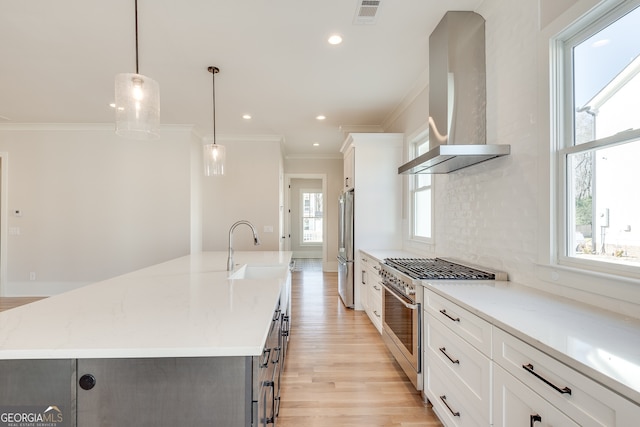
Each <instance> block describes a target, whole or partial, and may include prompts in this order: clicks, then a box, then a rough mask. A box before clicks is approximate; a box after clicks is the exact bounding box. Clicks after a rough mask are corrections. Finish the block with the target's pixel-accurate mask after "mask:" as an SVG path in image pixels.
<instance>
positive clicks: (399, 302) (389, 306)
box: [380, 258, 508, 390]
mask: <svg viewBox="0 0 640 427" xmlns="http://www.w3.org/2000/svg"><path fill="white" fill-rule="evenodd" d="M380 267H381V268H380V276H381V279H382V280H381V282H380V283H381V284H382V288H383V291H382V340H383V341H384V343H385V345H386V346H387V348H388V349H389V351H390V352H391V354H393V357H394V358H395V359H396V361H397V362H398V363H399V364H400V367H401V368H402V370H403V371H404V372H405V373H406V374H407V377H408V378H409V380H410V381H411V383H412V384H413V385H414V386H415V387H416V389H418V390H421V389H422V387H423V380H422V377H423V372H422V339H423V338H422V308H421V307H422V303H423V302H422V300H423V293H422V290H419V289H418V287H419V286H422V283H423V282H425V281H429V282H432V281H436V280H508V278H507V274H506V273H502V272H497V271H492V270H489V269H486V268H482V267H477V266H471V265H468V264H464V263H461V262H458V261H452V260H448V259H444V258H385V260H384V263H382V264H380Z"/></svg>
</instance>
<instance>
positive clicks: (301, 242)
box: [298, 188, 325, 247]
mask: <svg viewBox="0 0 640 427" xmlns="http://www.w3.org/2000/svg"><path fill="white" fill-rule="evenodd" d="M305 193H314V194H320V195H321V196H322V197H323V200H322V210H323V211H322V216H321V217H318V216H315V217H305V216H304V194H305ZM299 209H300V218H299V221H300V233H299V236H300V238H299V241H298V245H299V246H301V247H302V246H307V247H309V246H322V245H324V241H325V235H324V221H325V216H324V193H323V191H322V189H321V188H301V189H300V206H299ZM306 218H315V219H317V218H322V227H321V228H322V229H321V231H322V240H321V241H319V242H305V241H304V220H305V219H306Z"/></svg>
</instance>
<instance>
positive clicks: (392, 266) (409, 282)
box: [380, 258, 508, 299]
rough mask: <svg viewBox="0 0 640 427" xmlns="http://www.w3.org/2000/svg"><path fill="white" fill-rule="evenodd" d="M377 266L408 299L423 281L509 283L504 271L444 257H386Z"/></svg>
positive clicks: (383, 275)
mask: <svg viewBox="0 0 640 427" xmlns="http://www.w3.org/2000/svg"><path fill="white" fill-rule="evenodd" d="M380 266H381V269H380V276H382V278H383V280H384V281H385V283H386V284H388V285H390V286H392V287H393V288H395V289H396V290H398V291H399V292H401V293H402V294H403V295H405V296H407V297H409V298H411V299H413V298H412V297H413V296H414V295H415V294H416V288H417V287H418V286H420V284H421V281H423V280H429V281H433V280H508V275H507V273H505V272H501V271H494V270H491V269H487V268H484V267H478V266H472V265H470V264H464V263H462V262H460V261H453V260H449V259H445V258H385V260H384V263H383V264H380Z"/></svg>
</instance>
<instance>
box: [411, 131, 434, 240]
mask: <svg viewBox="0 0 640 427" xmlns="http://www.w3.org/2000/svg"><path fill="white" fill-rule="evenodd" d="M411 147H412V152H413V153H412V154H413V158H416V157H418V156H419V155H421V154H424V153H426V152H427V151H429V140H428V139H425V138H419V139H418V140H417V141H416V142H414V143H413V144H412V146H411ZM410 176H411V217H412V222H411V224H412V227H411V238H412V239H415V240H428V239H431V218H432V217H431V205H432V203H431V196H432V191H431V188H432V184H431V182H432V180H431V175H429V174H415V175H410Z"/></svg>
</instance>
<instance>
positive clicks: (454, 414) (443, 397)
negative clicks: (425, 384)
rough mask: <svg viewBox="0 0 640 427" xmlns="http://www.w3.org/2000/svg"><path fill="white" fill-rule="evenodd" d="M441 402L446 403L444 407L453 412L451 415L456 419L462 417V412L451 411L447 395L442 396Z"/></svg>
mask: <svg viewBox="0 0 640 427" xmlns="http://www.w3.org/2000/svg"><path fill="white" fill-rule="evenodd" d="M440 400H442V403H444V406H446V407H447V409H448V410H449V412H451V415H453V416H454V417H459V416H460V412H458V411H455V412H454V411H453V409H451V406H449V404H448V403H447V396H445V395H442V396H440Z"/></svg>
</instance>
